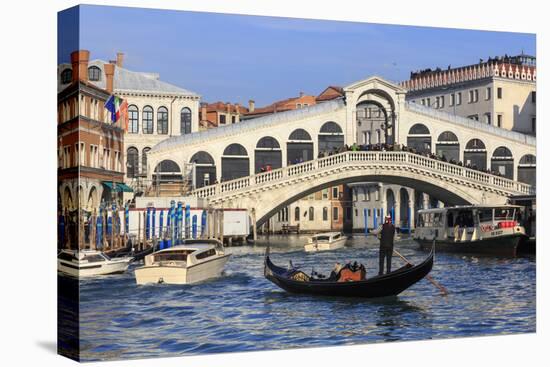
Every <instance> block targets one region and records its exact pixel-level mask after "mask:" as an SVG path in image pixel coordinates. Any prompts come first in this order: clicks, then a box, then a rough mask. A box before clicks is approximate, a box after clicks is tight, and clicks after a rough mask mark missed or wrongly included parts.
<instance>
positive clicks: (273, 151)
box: [254, 136, 283, 173]
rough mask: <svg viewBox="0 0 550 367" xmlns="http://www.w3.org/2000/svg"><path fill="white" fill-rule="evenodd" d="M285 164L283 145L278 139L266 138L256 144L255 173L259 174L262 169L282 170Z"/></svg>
mask: <svg viewBox="0 0 550 367" xmlns="http://www.w3.org/2000/svg"><path fill="white" fill-rule="evenodd" d="M282 164H283V158H282V151H281V145H280V144H279V142H278V141H277V139H275V138H273V137H271V136H264V137H263V138H261V139H260V140H259V141H258V143H257V144H256V149H255V150H254V172H255V173H259V172H261V170H262V167H264V169H266V168H267V167H271V169H278V168H281V167H282Z"/></svg>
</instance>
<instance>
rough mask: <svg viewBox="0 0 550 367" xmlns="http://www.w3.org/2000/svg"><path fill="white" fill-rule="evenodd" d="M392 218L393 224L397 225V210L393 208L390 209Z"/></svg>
mask: <svg viewBox="0 0 550 367" xmlns="http://www.w3.org/2000/svg"><path fill="white" fill-rule="evenodd" d="M390 217H391V222H392V224H393V225H395V208H394V207H393V206H392V207H391V209H390Z"/></svg>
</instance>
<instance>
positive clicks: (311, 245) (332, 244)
mask: <svg viewBox="0 0 550 367" xmlns="http://www.w3.org/2000/svg"><path fill="white" fill-rule="evenodd" d="M346 241H347V238H346V236H344V234H343V233H341V232H326V233H318V234H316V235H314V236H311V237H310V238H308V240H307V242H308V243H307V245H305V246H304V250H305V251H306V252H316V251H330V250H336V249H338V248H342V247H344V245H345V244H346Z"/></svg>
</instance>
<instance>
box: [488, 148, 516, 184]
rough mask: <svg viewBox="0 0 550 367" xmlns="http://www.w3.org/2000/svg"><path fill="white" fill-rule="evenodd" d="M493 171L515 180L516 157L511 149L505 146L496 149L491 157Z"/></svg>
mask: <svg viewBox="0 0 550 367" xmlns="http://www.w3.org/2000/svg"><path fill="white" fill-rule="evenodd" d="M491 170H492V171H493V172H495V173H497V174H499V175H501V176H503V177H506V178H509V179H513V178H514V156H513V155H512V152H511V151H510V149H508V148H506V147H504V146H502V147H498V148H496V149H495V151H494V152H493V156H492V157H491Z"/></svg>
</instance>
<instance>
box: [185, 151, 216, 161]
mask: <svg viewBox="0 0 550 367" xmlns="http://www.w3.org/2000/svg"><path fill="white" fill-rule="evenodd" d="M190 162H191V163H196V164H214V158H212V156H211V155H210V154H208V153H207V152H203V151H200V152H197V153H195V154H193V156H192V157H191V160H190Z"/></svg>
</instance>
